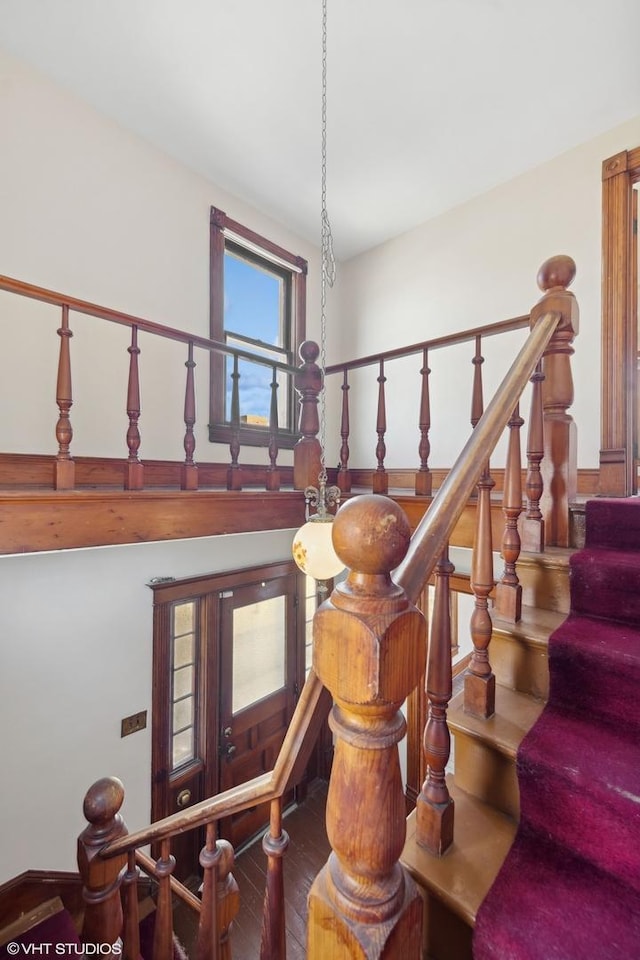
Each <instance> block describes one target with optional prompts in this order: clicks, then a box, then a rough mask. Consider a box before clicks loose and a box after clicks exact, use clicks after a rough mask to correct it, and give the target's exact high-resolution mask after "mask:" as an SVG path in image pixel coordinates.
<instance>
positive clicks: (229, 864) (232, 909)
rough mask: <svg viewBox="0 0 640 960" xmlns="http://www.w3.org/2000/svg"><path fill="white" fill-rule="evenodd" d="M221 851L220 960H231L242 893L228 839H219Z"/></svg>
mask: <svg viewBox="0 0 640 960" xmlns="http://www.w3.org/2000/svg"><path fill="white" fill-rule="evenodd" d="M216 847H217V850H218V851H219V853H220V860H219V861H218V866H217V890H218V938H219V943H218V960H231V927H232V924H233V921H234V920H235V918H236V917H237V916H238V911H239V909H240V893H239V891H238V884H237V883H236V881H235V877H234V876H233V874H232V873H231V870H232V869H233V863H234V853H233V847H232V846H231V844H230V843H229V841H228V840H218V843H217V844H216Z"/></svg>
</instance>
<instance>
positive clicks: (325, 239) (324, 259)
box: [318, 0, 336, 487]
mask: <svg viewBox="0 0 640 960" xmlns="http://www.w3.org/2000/svg"><path fill="white" fill-rule="evenodd" d="M321 159H322V163H321V184H322V190H321V206H322V212H321V239H320V257H321V268H322V269H321V280H320V367H321V370H322V389H321V391H320V475H319V477H318V480H319V483H320V486H321V487H324V486H325V484H326V482H327V468H326V464H325V451H324V448H325V437H326V424H325V413H326V403H325V365H326V359H327V356H326V353H327V349H326V348H327V287H332V286H333V284H334V282H335V279H336V260H335V256H334V253H333V234H332V232H331V223H330V221H329V214H328V212H327V0H322V148H321Z"/></svg>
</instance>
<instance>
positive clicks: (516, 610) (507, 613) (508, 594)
mask: <svg viewBox="0 0 640 960" xmlns="http://www.w3.org/2000/svg"><path fill="white" fill-rule="evenodd" d="M495 594H496V598H495V600H494V603H493V611H494V613H495V614H496V616H498V617H502V619H503V620H508V621H509V623H517V622H518V621H519V620H520V619H521V617H522V586H521V585H520V584H519V583H497V584H496V591H495Z"/></svg>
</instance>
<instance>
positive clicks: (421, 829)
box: [416, 547, 455, 856]
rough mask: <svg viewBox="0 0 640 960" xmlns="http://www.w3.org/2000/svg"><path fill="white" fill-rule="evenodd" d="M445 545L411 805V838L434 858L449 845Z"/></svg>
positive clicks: (449, 690)
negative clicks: (420, 771) (418, 779)
mask: <svg viewBox="0 0 640 960" xmlns="http://www.w3.org/2000/svg"><path fill="white" fill-rule="evenodd" d="M454 569H455V568H454V566H453V564H452V563H451V561H450V560H449V549H448V547H445V549H444V550H443V551H442V556H441V557H440V560H439V561H438V564H437V566H436V568H435V596H434V602H433V615H432V618H431V631H430V638H429V652H428V655H427V677H426V684H425V689H426V693H427V699H428V703H429V717H428V720H427V725H426V727H425V731H424V752H425V758H426V761H427V776H426V779H425V781H424V783H423V785H422V790H421V791H420V795H419V797H418V800H417V803H416V839H417V841H418V843H419V844H420V845H421V846H423V847H426V848H427V850H429V851H430V852H431V853H434V854H436V856H441V855H442V854H443V853H444V852H445V850H447V849H448V848H449V847H450V846H451V843H452V842H453V819H454V803H453V800H452V799H451V797H450V795H449V790H448V787H447V782H446V779H445V770H446V766H447V764H448V762H449V756H450V754H451V737H450V735H449V727H448V725H447V706H448V704H449V701H450V700H451V693H452V690H453V679H452V670H451V595H450V591H449V577H450V576H451V574H452V573H453V571H454Z"/></svg>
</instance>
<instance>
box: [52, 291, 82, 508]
mask: <svg viewBox="0 0 640 960" xmlns="http://www.w3.org/2000/svg"><path fill="white" fill-rule="evenodd" d="M58 336H59V337H60V353H59V356H58V380H57V384H56V403H57V405H58V411H59V415H58V422H57V423H56V440H57V441H58V453H57V455H56V459H55V464H54V470H53V485H54V488H55V489H56V490H73V488H74V486H75V482H76V474H75V470H76V465H75V463H74V462H73V458H72V456H71V453H70V451H69V448H70V446H71V440H72V438H73V429H72V427H71V419H70V417H69V411H70V410H71V407H72V406H73V391H72V388H71V350H70V344H69V341H70V339H71V337H72V336H73V333H72V332H71V330H70V329H69V307H68V306H67V305H66V304H64V306H63V307H62V325H61V326H60V327H59V329H58Z"/></svg>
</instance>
